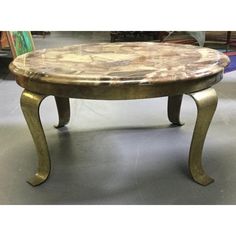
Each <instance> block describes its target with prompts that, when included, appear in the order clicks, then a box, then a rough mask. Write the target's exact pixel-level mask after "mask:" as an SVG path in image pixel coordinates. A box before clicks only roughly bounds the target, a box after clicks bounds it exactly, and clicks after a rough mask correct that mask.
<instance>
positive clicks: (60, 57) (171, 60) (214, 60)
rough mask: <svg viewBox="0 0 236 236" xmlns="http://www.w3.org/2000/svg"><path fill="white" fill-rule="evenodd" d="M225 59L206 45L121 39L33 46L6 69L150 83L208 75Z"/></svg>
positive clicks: (43, 78)
mask: <svg viewBox="0 0 236 236" xmlns="http://www.w3.org/2000/svg"><path fill="white" fill-rule="evenodd" d="M228 64H229V58H228V57H227V56H226V55H224V54H223V53H221V52H219V51H216V50H214V49H209V48H205V47H198V46H192V45H181V44H169V43H156V42H131V43H127V42H125V43H97V44H80V45H73V46H67V47H62V48H52V49H43V50H36V51H33V52H29V53H26V54H24V55H21V56H18V57H17V58H16V59H15V60H14V61H13V62H12V63H11V65H10V70H11V71H12V72H13V73H14V74H16V75H18V76H21V77H24V78H25V79H26V78H29V79H30V80H31V81H32V82H33V81H34V80H39V81H40V82H47V83H55V84H72V85H73V84H74V85H83V84H85V85H96V86H97V85H103V84H106V85H107V84H108V85H119V84H152V85H153V84H160V83H169V82H173V81H179V80H185V81H186V80H196V79H199V78H204V77H209V76H212V75H215V74H218V73H220V72H223V70H224V67H226V66H227V65H228Z"/></svg>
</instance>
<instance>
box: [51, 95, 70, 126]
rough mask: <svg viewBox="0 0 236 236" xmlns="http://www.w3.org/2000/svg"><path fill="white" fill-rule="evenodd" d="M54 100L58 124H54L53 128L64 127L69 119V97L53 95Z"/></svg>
mask: <svg viewBox="0 0 236 236" xmlns="http://www.w3.org/2000/svg"><path fill="white" fill-rule="evenodd" d="M55 101H56V104H57V111H58V118H59V122H58V125H55V126H54V127H55V128H57V129H58V128H61V127H64V126H65V125H66V124H68V123H69V121H70V101H69V98H62V97H55Z"/></svg>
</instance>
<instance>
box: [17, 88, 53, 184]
mask: <svg viewBox="0 0 236 236" xmlns="http://www.w3.org/2000/svg"><path fill="white" fill-rule="evenodd" d="M45 97H46V96H44V95H39V94H34V93H32V92H30V91H27V90H24V91H23V93H22V95H21V109H22V111H23V114H24V116H25V120H26V122H27V124H28V127H29V130H30V132H31V135H32V138H33V140H34V144H35V146H36V149H37V154H38V167H37V171H36V174H35V175H34V176H33V177H32V178H30V179H29V180H28V183H30V184H31V185H33V186H37V185H39V184H42V183H43V182H44V181H46V179H47V178H48V176H49V173H50V166H51V165H50V156H49V151H48V146H47V141H46V137H45V135H44V131H43V127H42V124H41V120H40V115H39V107H40V104H41V102H42V100H43V99H44V98H45Z"/></svg>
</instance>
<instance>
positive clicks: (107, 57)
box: [9, 42, 229, 186]
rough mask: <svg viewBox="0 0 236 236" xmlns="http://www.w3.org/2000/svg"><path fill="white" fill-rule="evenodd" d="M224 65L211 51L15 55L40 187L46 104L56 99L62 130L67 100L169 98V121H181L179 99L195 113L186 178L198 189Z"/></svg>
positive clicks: (155, 48)
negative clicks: (188, 101)
mask: <svg viewBox="0 0 236 236" xmlns="http://www.w3.org/2000/svg"><path fill="white" fill-rule="evenodd" d="M228 63H229V59H228V57H227V56H225V55H224V54H222V53H220V52H218V51H216V50H213V49H209V48H202V47H196V46H191V45H179V44H167V43H155V42H137V43H133V42H132V43H98V44H81V45H73V46H68V47H62V48H56V49H44V50H37V51H34V52H30V53H26V54H24V55H21V56H18V57H17V58H16V59H15V60H14V61H13V62H12V63H11V64H10V66H9V68H10V70H11V72H12V73H14V74H15V75H16V82H17V83H18V84H19V85H20V86H21V87H23V88H24V91H23V93H22V96H21V108H22V111H23V114H24V117H25V119H26V122H27V124H28V127H29V129H30V132H31V134H32V137H33V140H34V143H35V146H36V149H37V155H38V167H37V171H36V173H35V175H34V176H33V177H32V178H31V179H30V180H29V181H28V182H29V183H30V184H31V185H33V186H37V185H39V184H41V183H43V182H45V181H46V179H47V178H48V176H49V173H50V156H49V151H48V146H47V142H46V138H45V134H44V131H43V128H42V124H41V121H40V115H39V107H40V104H41V102H42V101H43V99H44V98H45V97H47V96H49V95H53V96H54V97H55V101H56V104H57V109H58V114H59V123H58V125H57V126H56V128H60V127H63V126H65V125H66V124H67V123H68V122H69V119H70V105H69V98H82V99H100V100H120V99H145V98H156V97H163V96H168V118H169V120H170V122H172V123H173V124H175V125H182V123H181V122H180V119H179V114H180V108H181V101H182V96H183V94H187V95H190V96H191V97H192V98H193V99H194V101H195V103H196V105H197V109H198V113H197V119H196V124H195V128H194V131H193V137H192V142H191V147H190V152H189V172H190V175H191V176H192V178H193V179H194V180H195V181H196V182H197V183H199V184H201V185H208V184H210V183H211V182H213V179H212V178H211V177H209V176H208V175H207V174H206V173H205V171H204V169H203V166H202V149H203V145H204V141H205V137H206V134H207V130H208V127H209V125H210V123H211V120H212V117H213V115H214V112H215V109H216V105H217V95H216V92H215V90H214V89H213V88H211V87H212V86H213V85H214V84H216V83H218V82H219V81H220V80H221V79H222V77H223V70H224V67H225V66H227V65H228Z"/></svg>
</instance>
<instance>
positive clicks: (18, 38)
mask: <svg viewBox="0 0 236 236" xmlns="http://www.w3.org/2000/svg"><path fill="white" fill-rule="evenodd" d="M12 37H13V40H14V45H15V51H16V56H19V55H22V54H24V53H27V52H31V51H33V49H34V48H33V43H32V39H31V34H30V33H29V31H13V32H12Z"/></svg>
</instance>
